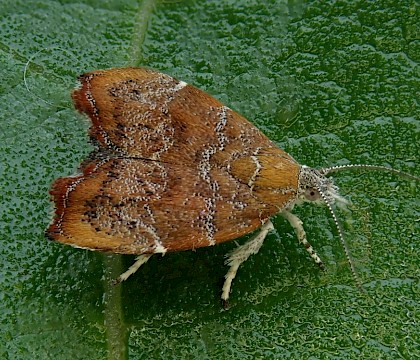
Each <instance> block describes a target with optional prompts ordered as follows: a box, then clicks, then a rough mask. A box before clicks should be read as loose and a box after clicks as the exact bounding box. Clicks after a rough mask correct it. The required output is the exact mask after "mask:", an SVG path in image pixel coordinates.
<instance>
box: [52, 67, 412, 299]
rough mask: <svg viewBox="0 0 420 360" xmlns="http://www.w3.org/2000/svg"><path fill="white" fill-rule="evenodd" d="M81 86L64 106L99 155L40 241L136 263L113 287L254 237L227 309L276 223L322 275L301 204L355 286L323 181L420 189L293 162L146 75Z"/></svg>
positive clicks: (197, 98)
mask: <svg viewBox="0 0 420 360" xmlns="http://www.w3.org/2000/svg"><path fill="white" fill-rule="evenodd" d="M79 81H80V86H79V87H78V88H76V89H75V90H74V92H73V94H72V98H73V101H74V104H75V107H76V109H77V110H79V111H80V112H82V113H85V114H87V115H88V116H89V118H90V119H91V121H92V125H91V127H90V137H91V139H92V141H93V143H94V144H96V150H95V151H94V152H93V153H92V154H91V155H90V156H89V158H88V159H87V160H86V161H84V162H83V163H82V165H81V168H80V172H81V173H80V174H78V175H75V176H70V177H63V178H59V179H57V180H56V181H55V182H54V184H53V185H52V188H51V190H50V194H51V195H52V197H53V200H54V202H55V215H54V218H53V221H52V223H51V224H50V226H49V228H48V229H47V231H46V236H47V237H48V238H50V239H52V240H55V241H59V242H61V243H65V244H69V245H72V246H75V247H78V248H83V249H89V250H99V251H106V252H112V253H118V254H135V255H137V258H136V262H135V263H134V264H133V265H132V266H131V267H130V268H129V269H128V270H127V271H126V272H124V273H123V274H121V276H120V277H119V278H118V279H117V281H118V282H120V281H124V280H126V279H127V278H128V277H129V276H130V275H132V274H133V273H134V272H136V271H137V269H138V268H139V267H140V266H141V265H143V264H144V263H145V262H147V260H148V259H149V258H150V257H151V256H152V255H153V254H165V253H166V252H173V251H182V250H193V249H197V248H201V247H206V246H213V245H216V244H219V243H223V242H226V241H230V240H234V239H236V238H238V237H241V236H243V235H246V234H249V233H251V232H254V231H256V230H258V231H257V232H256V234H255V235H254V236H252V237H251V238H250V239H249V240H248V241H247V242H246V243H244V244H243V245H241V246H238V247H237V248H236V249H235V250H233V251H232V252H231V253H229V254H228V255H227V259H226V264H227V266H228V267H229V270H228V272H227V274H226V276H225V282H224V285H223V288H222V295H221V298H222V301H223V302H224V304H225V305H227V302H228V299H229V294H230V290H231V285H232V281H233V279H234V278H235V276H236V273H237V271H238V268H239V266H240V265H241V264H242V263H243V262H244V261H246V260H247V259H248V258H249V256H250V255H252V254H256V253H257V252H258V251H259V249H260V247H261V246H262V244H263V241H264V239H265V237H266V236H267V234H268V233H269V232H270V231H271V230H273V229H274V227H273V224H272V222H271V221H270V218H271V217H272V216H274V215H276V214H280V215H282V216H283V217H284V218H285V219H287V220H288V221H289V222H290V224H291V226H292V227H293V228H294V230H295V232H296V234H297V238H298V240H299V241H300V242H301V243H302V244H303V246H304V247H305V249H306V250H307V252H308V253H309V255H310V256H311V258H312V259H313V260H314V261H315V263H316V264H318V266H320V267H321V268H323V266H324V265H323V262H322V261H321V259H320V257H319V256H318V255H317V253H316V252H315V250H314V249H313V247H312V246H311V245H310V243H309V242H308V240H307V237H306V233H305V230H304V228H303V226H302V221H301V220H300V219H299V218H298V217H297V216H296V215H294V214H293V213H292V210H293V207H294V206H295V205H298V204H300V203H302V202H306V201H309V202H315V203H323V204H326V206H327V207H328V208H329V211H330V213H331V215H332V217H333V219H334V221H335V224H336V226H337V229H338V234H339V238H340V241H341V242H342V244H343V246H344V249H345V252H346V255H347V258H348V260H349V263H350V268H351V271H352V273H353V275H354V276H355V277H356V272H355V269H354V266H353V264H352V262H351V261H350V256H349V251H348V247H347V245H346V241H345V238H344V235H343V231H342V228H341V225H340V223H339V221H338V218H337V216H336V213H335V211H334V204H335V203H337V202H338V203H345V202H346V200H345V199H343V198H342V197H341V196H340V195H339V192H338V188H337V186H336V185H334V182H333V180H332V178H330V177H329V176H330V175H331V174H332V173H334V172H337V171H341V170H345V169H368V170H372V169H374V170H383V171H391V172H394V173H397V174H403V175H406V176H408V177H410V178H412V179H415V180H419V178H417V177H415V176H411V175H409V174H405V173H402V172H400V171H397V170H394V169H390V168H387V167H382V166H372V165H345V166H335V167H329V168H322V169H313V168H310V167H307V166H304V165H300V164H299V163H298V162H297V161H296V160H295V159H293V157H292V156H290V155H289V154H287V153H286V152H285V151H283V150H281V149H280V148H279V147H277V146H276V144H274V143H273V142H272V141H271V140H270V139H268V138H267V137H266V136H265V135H264V134H263V133H262V132H261V131H260V130H258V129H257V128H256V127H255V126H254V125H252V124H251V123H250V122H249V121H248V120H246V119H245V118H244V117H242V116H241V115H239V114H238V113H236V112H235V111H233V110H231V109H230V108H228V107H227V106H225V105H223V104H221V103H220V102H219V101H217V100H216V99H214V98H213V97H211V96H210V95H208V94H206V93H205V92H203V91H201V90H199V89H197V88H195V87H194V86H192V85H188V84H187V83H185V82H183V81H179V80H176V79H174V78H173V77H171V76H168V75H165V74H162V73H159V72H156V71H153V70H149V69H145V68H121V69H110V70H97V71H93V72H89V73H86V74H84V75H81V76H80V77H79ZM356 278H357V277H356Z"/></svg>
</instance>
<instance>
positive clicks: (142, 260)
mask: <svg viewBox="0 0 420 360" xmlns="http://www.w3.org/2000/svg"><path fill="white" fill-rule="evenodd" d="M152 255H153V254H143V255H139V256H137V257H136V261H135V263H134V264H133V265H131V266H130V267H129V268H128V269H127V270H126V271H124V272H123V273H122V274H121V275H120V276H118V277H117V278H116V279H115V280H114V281H113V283H114V285H116V284H119V283H121V282H123V281H125V280H127V279H128V278H129V277H130V276H131V275H133V274H134V273H135V272H136V271H137V270H138V269H139V268H140V266H142V265H143V264H145V263H146V262H147V260H149V259H150V257H151V256H152Z"/></svg>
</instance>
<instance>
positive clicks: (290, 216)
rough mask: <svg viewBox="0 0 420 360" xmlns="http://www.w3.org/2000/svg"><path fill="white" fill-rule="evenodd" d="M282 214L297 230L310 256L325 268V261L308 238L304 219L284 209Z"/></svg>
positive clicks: (300, 240) (299, 238) (298, 236)
mask: <svg viewBox="0 0 420 360" xmlns="http://www.w3.org/2000/svg"><path fill="white" fill-rule="evenodd" d="M281 215H282V216H283V217H284V218H285V219H286V220H287V221H289V223H290V225H292V227H293V229H294V230H295V232H296V236H297V238H298V240H299V242H300V243H302V244H303V246H304V247H305V249H306V251H307V252H308V253H309V255H310V257H311V258H312V259H313V260H314V261H315V263H316V264H317V265H318V266H319V267H320V268H321V269H322V270H324V269H325V266H324V263H323V262H322V260H321V258H320V257H319V256H318V254H317V253H316V251H315V250H314V248H313V247H312V245H311V244H310V243H309V241H308V240H307V239H306V233H305V229H304V228H303V223H302V220H300V219H299V218H298V217H297V216H296V215H294V214H292V213H291V212H289V211H283V212H282V213H281Z"/></svg>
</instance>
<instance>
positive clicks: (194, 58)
mask: <svg viewBox="0 0 420 360" xmlns="http://www.w3.org/2000/svg"><path fill="white" fill-rule="evenodd" d="M0 24H1V26H0V79H1V80H0V96H1V100H0V239H1V241H0V358H2V359H91V360H95V359H104V358H109V359H220V358H226V359H279V358H283V359H286V358H290V359H309V358H311V359H361V358H363V359H374V358H375V359H376V358H381V359H414V358H417V357H419V356H420V350H419V349H420V345H419V342H418V341H419V338H420V331H419V320H420V317H419V312H420V309H419V301H420V289H419V276H420V274H419V262H420V261H419V251H418V244H419V216H420V215H419V214H420V211H419V208H420V204H419V197H418V183H417V184H416V183H415V182H413V181H407V180H406V179H401V178H396V177H395V176H391V175H387V174H380V173H370V174H366V173H365V174H361V173H360V172H354V173H341V174H337V176H336V182H337V183H338V185H339V186H340V188H341V189H342V190H341V192H342V195H344V196H346V197H347V198H348V199H349V200H351V201H352V204H351V205H350V206H348V207H347V209H346V210H339V211H338V213H339V216H340V219H341V220H342V221H343V223H344V228H345V233H346V236H347V239H348V241H349V244H350V249H351V252H352V254H353V257H354V262H355V266H356V268H357V270H358V272H359V274H360V277H361V279H362V281H363V283H364V287H365V289H366V294H362V293H361V292H360V291H359V290H358V289H357V287H356V285H355V283H354V281H353V279H352V277H351V274H350V272H349V269H348V264H347V262H346V259H345V256H344V252H343V249H342V247H341V246H340V243H339V241H338V238H337V233H336V230H335V229H334V223H333V221H332V219H331V217H330V216H329V214H328V211H327V210H326V209H325V208H324V207H315V206H313V205H310V204H308V205H304V206H301V207H300V208H297V209H296V211H295V212H296V213H297V214H299V216H300V217H301V218H302V220H303V221H304V225H305V228H306V230H307V233H308V239H309V240H310V241H311V242H312V244H313V245H314V247H315V248H316V250H317V251H318V253H319V255H320V256H321V257H322V259H323V260H324V261H325V263H326V265H327V271H326V272H321V271H320V270H319V269H318V268H316V266H315V265H314V264H313V262H312V261H311V260H310V258H309V257H308V255H307V254H306V252H305V250H304V249H303V248H302V247H301V246H300V245H299V244H297V241H296V238H295V236H294V234H293V232H292V229H291V228H290V226H289V225H288V224H287V223H286V222H285V221H284V220H283V219H282V218H281V217H276V218H274V219H273V222H274V225H275V228H276V231H275V232H273V233H271V234H270V235H269V236H268V238H267V239H266V242H265V244H264V246H263V248H262V249H261V251H260V253H259V254H257V255H255V256H253V257H252V258H251V259H250V260H249V261H247V262H246V263H245V264H244V265H243V266H242V267H241V268H240V270H239V273H238V277H237V278H236V279H235V282H234V285H233V292H232V295H231V308H230V310H229V311H223V310H222V308H221V305H220V302H219V296H220V288H221V284H222V282H223V276H224V274H225V272H226V267H225V266H224V254H225V253H226V252H228V251H229V250H231V249H233V248H234V247H235V246H236V245H235V243H234V242H232V243H227V244H223V245H220V246H216V247H212V248H206V249H200V250H198V251H195V252H183V253H177V254H168V255H167V256H165V257H160V256H156V258H152V260H150V261H149V263H147V264H146V265H145V266H144V268H142V269H141V270H140V271H139V272H138V273H137V274H136V275H135V276H134V277H133V278H131V279H130V280H129V281H127V282H126V283H125V284H123V285H122V286H120V287H118V286H117V287H115V286H111V285H110V279H111V278H113V277H115V276H116V275H118V273H119V272H120V271H123V270H124V269H126V268H127V267H128V266H129V265H130V264H131V263H132V261H133V257H131V256H127V257H120V256H116V255H103V254H99V253H94V252H89V251H85V250H80V249H73V248H70V247H67V246H64V245H61V244H56V243H53V242H50V241H48V240H46V239H45V238H44V235H43V234H44V230H45V228H46V226H47V225H48V223H49V221H50V216H51V213H52V204H51V203H50V201H49V195H48V190H49V187H50V184H51V183H52V181H53V180H54V179H55V178H57V177H59V176H67V175H71V174H74V173H75V172H76V170H77V167H78V165H79V163H80V162H81V161H82V160H83V159H84V158H85V157H86V156H87V154H88V153H89V152H90V150H91V149H92V147H91V145H89V142H88V139H87V131H86V130H87V128H88V126H89V125H88V121H87V120H86V119H84V117H83V116H82V115H80V114H77V113H76V111H75V110H74V109H73V106H72V103H71V100H70V91H71V89H72V87H73V86H74V85H75V79H76V77H77V75H78V74H79V73H82V72H85V71H88V70H94V69H99V68H110V67H116V66H127V65H136V66H137V65H142V66H149V67H152V68H155V69H158V70H160V71H163V72H166V73H168V74H170V75H173V76H175V77H178V78H180V79H182V80H184V81H187V82H189V83H192V84H194V85H196V86H198V87H200V88H202V89H204V90H206V91H208V92H209V93H211V94H212V95H214V96H215V97H217V98H218V99H219V100H221V101H222V102H224V103H225V104H226V105H228V106H230V107H231V108H233V109H235V110H237V111H238V112H240V113H242V114H243V115H245V116H246V117H247V118H249V119H250V120H251V121H252V122H253V123H254V124H256V125H257V126H258V127H259V128H260V129H261V130H262V131H264V132H265V133H266V134H267V135H268V136H269V137H270V138H271V139H272V140H273V141H275V142H276V143H277V144H278V145H279V146H280V147H282V148H283V149H285V150H286V151H288V152H289V153H290V154H292V155H293V156H294V157H295V158H296V159H297V160H298V161H299V162H301V163H302V164H306V165H309V166H314V167H321V166H330V165H336V164H346V163H374V164H379V165H387V166H392V167H395V168H398V169H401V170H404V171H407V172H410V173H413V174H416V175H417V176H419V169H418V160H419V159H418V156H419V143H420V141H419V140H420V138H419V127H420V123H419V119H420V113H419V112H420V110H419V104H418V101H419V89H420V80H419V78H420V67H419V64H420V16H419V6H418V2H416V1H395V0H394V1H391V0H389V1H375V2H372V1H349V2H338V1H337V2H335V1H331V2H325V1H311V2H307V3H306V2H305V3H303V2H300V1H296V2H293V1H292V2H290V1H279V0H277V1H274V0H273V1H256V0H255V1H250V0H248V1H245V0H237V1H236V0H235V1H224V0H223V1H185V2H183V1H177V2H175V1H163V2H153V1H143V2H141V1H140V2H136V1H130V0H125V1H113V0H109V1H79V2H73V1H32V0H31V1H10V0H3V1H2V3H1V5H0ZM25 65H27V67H26V69H27V71H26V73H25V74H24V69H25ZM24 75H25V76H24ZM243 240H244V239H242V240H240V241H243Z"/></svg>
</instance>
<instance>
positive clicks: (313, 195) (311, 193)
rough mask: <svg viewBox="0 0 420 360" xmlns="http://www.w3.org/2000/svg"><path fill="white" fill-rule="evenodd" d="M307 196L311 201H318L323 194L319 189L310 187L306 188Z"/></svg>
mask: <svg viewBox="0 0 420 360" xmlns="http://www.w3.org/2000/svg"><path fill="white" fill-rule="evenodd" d="M305 198H306V199H307V200H309V201H316V200H319V199H320V198H321V195H320V194H319V191H318V190H317V189H315V188H311V187H310V188H307V189H306V190H305Z"/></svg>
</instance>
